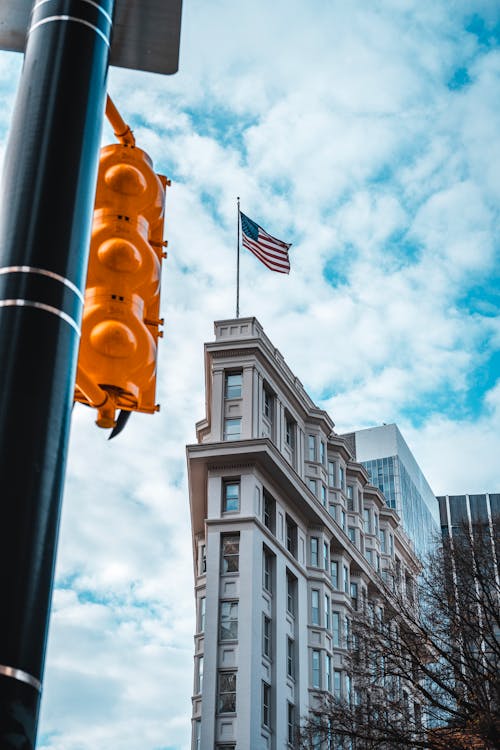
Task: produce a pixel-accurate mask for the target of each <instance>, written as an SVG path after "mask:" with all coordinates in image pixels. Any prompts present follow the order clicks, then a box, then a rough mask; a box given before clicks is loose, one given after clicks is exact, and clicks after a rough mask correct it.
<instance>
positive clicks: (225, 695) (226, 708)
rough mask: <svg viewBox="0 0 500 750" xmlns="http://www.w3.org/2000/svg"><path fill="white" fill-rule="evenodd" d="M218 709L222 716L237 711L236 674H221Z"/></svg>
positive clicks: (232, 672) (233, 672)
mask: <svg viewBox="0 0 500 750" xmlns="http://www.w3.org/2000/svg"><path fill="white" fill-rule="evenodd" d="M217 709H218V712H219V713H220V714H233V713H235V711H236V672H235V671H231V672H225V671H224V672H219V699H218V702H217Z"/></svg>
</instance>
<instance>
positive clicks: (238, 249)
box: [236, 196, 240, 318]
mask: <svg viewBox="0 0 500 750" xmlns="http://www.w3.org/2000/svg"><path fill="white" fill-rule="evenodd" d="M236 200H237V202H238V241H237V251H236V317H237V318H239V317H240V198H239V196H238V197H237V199H236Z"/></svg>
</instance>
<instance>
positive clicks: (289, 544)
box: [285, 516, 297, 557]
mask: <svg viewBox="0 0 500 750" xmlns="http://www.w3.org/2000/svg"><path fill="white" fill-rule="evenodd" d="M285 522H286V548H287V550H288V551H289V552H290V553H291V554H292V555H293V556H294V557H297V524H296V523H295V521H294V520H293V519H292V518H290V516H286V519H285Z"/></svg>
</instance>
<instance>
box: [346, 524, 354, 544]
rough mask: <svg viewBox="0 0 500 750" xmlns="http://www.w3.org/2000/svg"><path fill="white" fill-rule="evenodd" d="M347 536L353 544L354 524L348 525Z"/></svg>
mask: <svg viewBox="0 0 500 750" xmlns="http://www.w3.org/2000/svg"><path fill="white" fill-rule="evenodd" d="M347 536H348V537H349V539H350V540H351V542H352V543H353V544H356V527H355V526H349V528H348V529H347Z"/></svg>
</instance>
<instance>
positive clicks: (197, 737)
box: [193, 719, 201, 750]
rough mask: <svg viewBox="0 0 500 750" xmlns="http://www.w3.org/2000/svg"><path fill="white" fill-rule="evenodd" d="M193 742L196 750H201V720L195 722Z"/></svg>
mask: <svg viewBox="0 0 500 750" xmlns="http://www.w3.org/2000/svg"><path fill="white" fill-rule="evenodd" d="M193 740H194V741H193V747H194V750H201V719H196V721H195V722H194V725H193Z"/></svg>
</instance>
